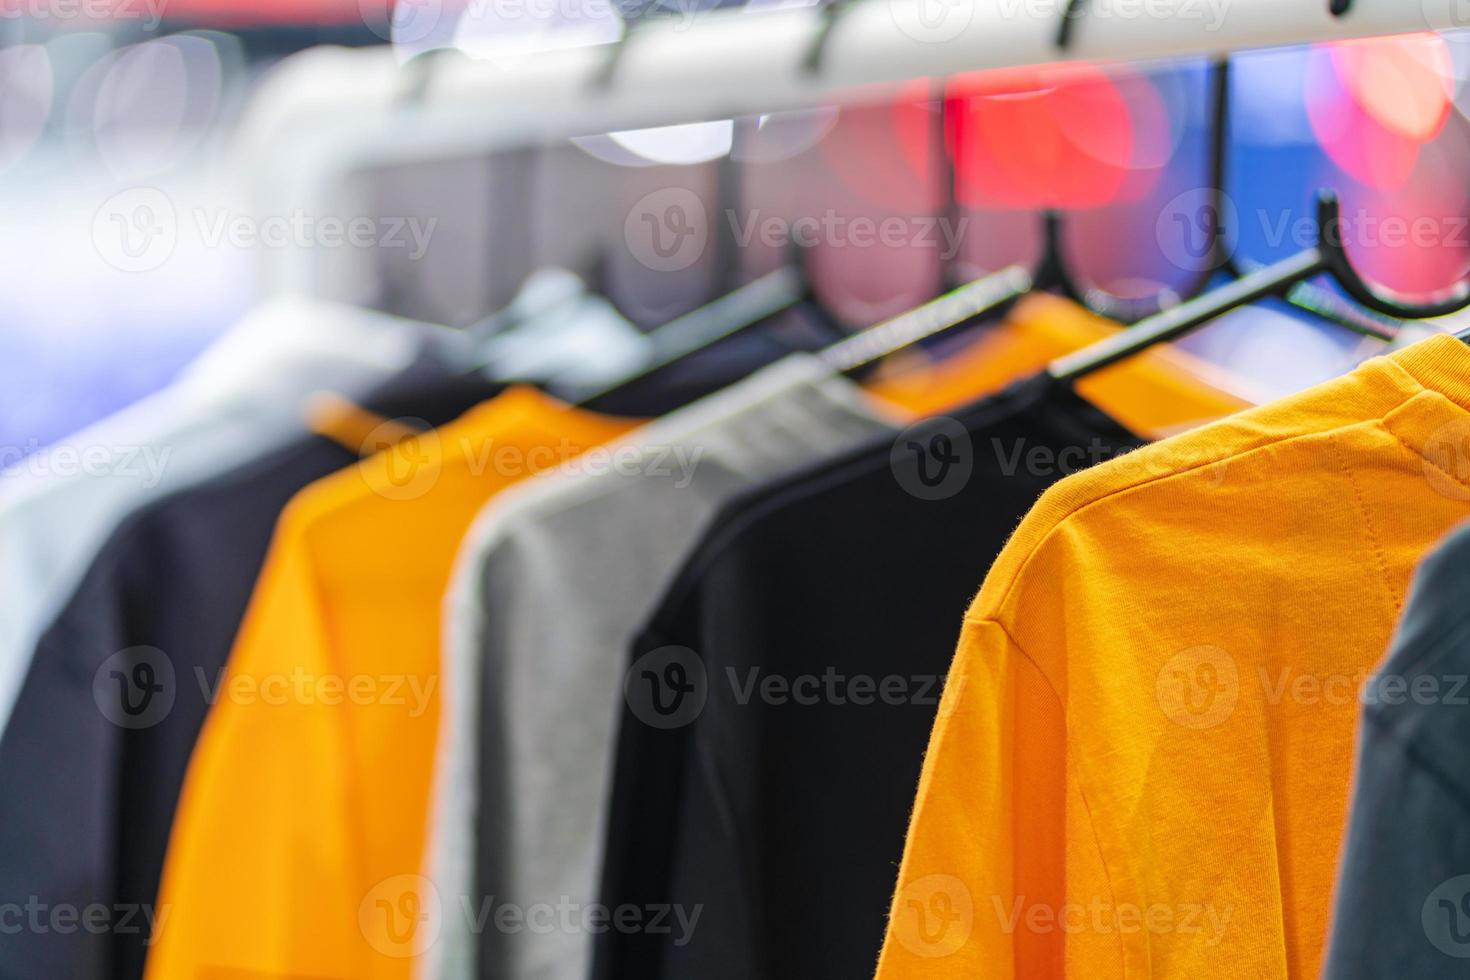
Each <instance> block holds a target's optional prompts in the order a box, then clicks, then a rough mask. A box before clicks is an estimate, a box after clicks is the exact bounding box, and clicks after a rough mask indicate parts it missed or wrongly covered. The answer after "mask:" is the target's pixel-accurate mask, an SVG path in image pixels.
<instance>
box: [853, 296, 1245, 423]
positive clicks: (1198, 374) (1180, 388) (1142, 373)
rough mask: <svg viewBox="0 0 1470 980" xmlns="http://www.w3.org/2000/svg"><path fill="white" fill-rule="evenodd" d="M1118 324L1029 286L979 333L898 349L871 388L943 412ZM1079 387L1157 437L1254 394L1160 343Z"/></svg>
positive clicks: (1240, 404)
mask: <svg viewBox="0 0 1470 980" xmlns="http://www.w3.org/2000/svg"><path fill="white" fill-rule="evenodd" d="M1120 329H1121V328H1120V327H1119V325H1118V324H1116V323H1114V322H1112V321H1111V320H1107V319H1105V318H1103V317H1100V316H1096V315H1094V314H1092V313H1090V312H1088V311H1087V310H1085V309H1083V308H1082V307H1081V306H1078V305H1077V304H1076V303H1073V302H1071V301H1070V300H1066V299H1063V298H1061V297H1059V296H1052V295H1051V294H1049V293H1032V294H1030V295H1028V296H1025V297H1023V298H1022V299H1021V300H1020V301H1018V302H1017V303H1016V305H1015V306H1014V307H1013V308H1012V310H1011V313H1010V315H1009V316H1008V317H1007V318H1006V320H1005V322H1004V323H1001V324H998V325H996V326H993V327H984V328H981V332H980V336H979V337H977V338H976V339H975V340H974V341H973V342H971V343H970V344H969V345H968V346H966V347H964V348H963V349H961V350H960V351H958V352H956V353H954V354H952V355H951V356H949V357H946V358H944V359H942V360H940V361H937V362H930V361H928V360H927V359H926V358H925V356H924V355H922V354H919V353H917V352H909V353H907V354H900V355H896V356H895V357H894V359H893V360H894V366H895V367H897V368H898V372H897V373H892V374H890V373H886V372H885V374H884V375H882V376H880V377H879V378H878V379H876V380H875V381H874V382H873V383H872V384H871V385H870V386H869V391H871V392H872V393H873V394H874V395H876V396H878V397H880V398H884V399H886V400H888V401H891V402H893V403H895V404H897V405H901V406H904V407H906V408H909V409H912V410H914V411H917V412H919V413H921V414H927V413H930V412H942V411H944V410H945V409H948V408H952V407H954V406H955V405H960V404H964V403H965V402H968V401H973V400H975V399H977V398H980V397H982V396H984V395H988V394H991V393H993V392H996V391H999V390H1000V389H1001V388H1004V387H1005V386H1006V385H1008V384H1010V383H1011V382H1012V381H1015V380H1016V379H1018V378H1023V377H1026V376H1027V375H1030V374H1034V373H1036V372H1037V371H1040V370H1042V369H1043V368H1045V367H1046V366H1047V364H1049V363H1050V362H1051V361H1053V360H1055V359H1056V358H1058V357H1061V356H1062V355H1063V354H1070V353H1072V352H1073V351H1076V350H1081V349H1082V348H1083V347H1086V346H1087V345H1088V344H1091V343H1094V342H1096V341H1098V340H1102V339H1103V338H1104V337H1107V336H1110V335H1112V334H1115V333H1117V332H1118V330H1120ZM916 361H917V362H918V363H917V364H915V363H914V362H916ZM891 370H892V369H891V368H890V371H891ZM1140 382H1142V383H1140ZM1077 392H1078V393H1079V394H1080V395H1082V397H1084V398H1086V399H1087V400H1088V401H1090V402H1092V403H1093V404H1094V405H1096V406H1097V407H1098V408H1101V409H1102V410H1103V411H1104V412H1107V413H1108V414H1109V415H1111V416H1112V417H1113V418H1114V419H1116V420H1117V421H1119V422H1121V423H1122V424H1123V425H1125V426H1127V427H1128V428H1130V429H1132V430H1133V431H1134V432H1137V433H1139V434H1141V435H1147V436H1154V437H1160V436H1164V435H1172V434H1173V433H1174V432H1176V431H1179V430H1182V429H1185V428H1188V427H1191V426H1194V425H1198V424H1201V423H1203V422H1209V421H1213V420H1214V419H1217V418H1221V417H1223V416H1226V415H1229V414H1231V413H1232V412H1237V411H1240V410H1241V409H1244V408H1249V407H1250V406H1251V405H1252V404H1254V400H1252V399H1250V398H1249V397H1248V395H1249V393H1248V392H1244V391H1242V390H1241V386H1240V385H1239V383H1238V382H1236V381H1235V380H1234V379H1232V378H1230V377H1229V375H1228V373H1227V372H1225V371H1223V370H1222V369H1220V368H1217V367H1215V366H1214V365H1211V364H1209V363H1207V362H1205V361H1202V360H1200V359H1199V358H1197V357H1194V356H1192V355H1190V354H1188V353H1186V352H1184V351H1181V350H1178V349H1176V348H1172V347H1167V346H1160V347H1156V348H1154V349H1152V350H1149V351H1146V352H1144V353H1143V354H1141V355H1139V356H1138V357H1134V358H1130V359H1129V360H1126V361H1122V362H1120V363H1118V364H1114V365H1112V366H1111V367H1108V368H1105V369H1103V370H1101V371H1098V372H1096V373H1095V374H1092V375H1089V376H1088V377H1086V378H1083V379H1082V380H1080V381H1079V382H1078V383H1077Z"/></svg>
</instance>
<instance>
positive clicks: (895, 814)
mask: <svg viewBox="0 0 1470 980" xmlns="http://www.w3.org/2000/svg"><path fill="white" fill-rule="evenodd" d="M1140 442H1141V440H1140V439H1139V438H1138V437H1136V436H1135V435H1133V434H1131V433H1129V432H1128V431H1126V430H1125V429H1124V428H1123V427H1122V426H1120V425H1119V424H1117V423H1116V422H1114V421H1112V420H1111V419H1109V418H1108V417H1106V416H1105V415H1104V414H1103V413H1102V412H1100V411H1098V410H1097V409H1096V408H1095V407H1093V406H1092V405H1090V404H1088V403H1087V402H1085V401H1084V400H1083V399H1081V398H1080V397H1079V396H1078V395H1076V394H1075V393H1074V392H1073V391H1072V390H1071V388H1070V387H1068V386H1067V385H1065V384H1063V383H1060V382H1057V381H1055V380H1053V379H1051V378H1048V377H1045V376H1042V377H1038V378H1033V379H1030V380H1027V381H1023V382H1020V383H1018V384H1016V385H1014V386H1013V387H1011V388H1010V389H1008V390H1007V391H1005V392H1004V393H1002V394H1000V395H997V396H995V397H993V398H989V399H986V400H985V401H983V402H980V403H978V404H976V405H974V406H972V407H970V408H968V409H966V410H963V411H961V412H958V413H955V414H954V415H952V416H950V417H948V418H940V419H933V420H928V421H926V422H924V423H920V424H919V425H917V426H915V427H913V428H911V429H908V430H906V431H905V432H903V433H900V434H899V435H898V437H897V438H884V439H882V440H880V441H875V442H873V443H872V444H870V445H868V446H866V447H864V448H861V449H859V450H857V451H854V452H853V453H851V454H850V455H848V456H845V457H843V458H841V459H839V460H837V461H835V462H831V463H827V464H823V465H820V466H817V467H814V468H811V469H808V470H806V471H804V472H800V473H797V474H794V475H792V476H788V477H783V478H781V479H779V480H778V481H776V482H773V483H769V484H766V485H763V486H760V487H757V488H755V489H753V490H751V491H748V492H746V493H745V494H743V495H742V496H740V497H739V498H737V499H735V500H734V501H732V502H731V503H730V504H728V505H727V506H726V507H725V508H724V509H723V510H722V512H721V513H720V515H719V516H718V517H717V518H716V519H715V520H714V522H713V524H712V526H711V527H710V529H709V530H708V532H707V533H706V535H705V537H704V539H703V541H702V542H701V543H700V545H699V546H698V548H697V549H696V550H695V552H694V554H693V555H692V556H691V557H690V559H689V560H688V561H687V563H686V565H685V567H684V569H683V571H682V572H681V573H680V574H679V576H678V578H677V579H676V581H675V583H674V584H673V585H672V586H671V587H670V589H669V591H668V593H667V594H666V596H665V597H664V599H663V601H662V602H661V603H660V605H659V607H658V609H657V611H656V613H655V614H654V616H653V618H652V620H651V622H650V623H649V625H648V626H647V628H646V629H645V630H644V631H643V633H642V635H641V636H640V638H639V639H638V640H637V641H636V642H635V644H634V649H633V650H632V660H631V663H630V669H629V673H628V676H627V678H626V687H625V692H626V697H625V699H624V710H623V718H622V723H621V724H622V728H621V732H620V735H619V744H618V746H617V762H616V772H615V776H614V785H613V798H612V804H611V806H612V810H611V817H610V824H609V831H608V841H607V850H606V854H607V858H606V864H605V867H604V878H603V889H602V897H601V900H602V902H604V903H605V904H607V905H608V906H609V907H610V909H612V910H613V912H611V913H610V921H611V922H613V923H617V922H618V921H619V920H618V918H617V915H616V911H617V910H618V909H619V908H620V907H621V908H623V913H622V914H623V916H624V919H623V922H624V923H626V924H627V925H625V927H623V928H609V929H607V930H606V931H605V932H602V933H600V934H599V935H598V936H597V938H596V939H595V944H596V955H595V968H594V975H595V976H597V977H599V978H619V980H621V978H633V977H637V978H640V980H642V978H653V977H667V978H684V977H699V978H701V980H719V978H725V977H728V978H732V980H735V978H738V980H751V978H761V977H770V978H781V980H785V978H790V977H801V978H803V980H816V978H823V977H831V978H835V980H851V978H853V977H861V976H870V975H871V974H872V972H873V969H874V967H875V965H876V963H877V956H878V951H879V948H880V946H881V944H882V938H883V932H884V924H885V919H886V915H887V912H888V906H889V902H890V899H891V896H892V890H893V886H894V883H895V881H896V878H897V865H898V861H899V859H900V857H901V854H902V850H903V842H904V835H905V832H906V830H907V825H908V816H909V811H910V807H911V805H912V801H913V797H914V790H915V787H916V786H917V784H918V778H919V771H920V767H921V764H922V761H923V754H924V749H925V746H926V744H927V742H928V738H929V730H930V728H931V726H932V723H933V720H934V715H935V711H936V708H937V706H938V700H939V696H940V693H941V690H942V687H943V678H944V675H945V674H946V672H947V671H948V669H949V664H950V660H951V658H952V656H953V653H954V648H955V643H956V641H957V639H958V636H959V630H960V625H961V620H962V618H963V615H964V612H965V609H966V607H967V605H968V604H969V602H970V600H971V598H972V597H973V596H974V594H975V592H976V591H977V590H978V588H979V586H980V582H981V581H982V579H983V578H984V577H985V574H986V572H987V570H988V569H989V567H990V565H991V563H992V561H993V560H994V558H995V556H996V555H997V554H998V553H999V552H1000V549H1001V547H1002V545H1003V544H1004V543H1005V541H1006V538H1007V537H1008V536H1009V535H1010V533H1011V532H1012V531H1013V530H1014V528H1015V527H1016V525H1017V524H1018V523H1019V522H1020V520H1021V518H1022V517H1023V515H1025V513H1026V512H1027V510H1029V509H1030V508H1031V506H1032V505H1033V504H1034V503H1035V502H1036V499H1037V497H1038V496H1039V495H1040V494H1041V493H1042V491H1044V490H1045V489H1046V488H1047V487H1048V486H1050V485H1051V484H1052V483H1054V482H1056V481H1057V480H1058V479H1060V478H1061V477H1063V476H1065V475H1066V474H1067V473H1068V472H1072V471H1075V470H1076V469H1080V468H1082V467H1083V466H1084V465H1088V464H1090V463H1092V462H1096V461H1099V460H1101V459H1104V458H1108V457H1111V456H1113V455H1116V454H1118V453H1120V452H1124V451H1127V450H1128V449H1131V448H1135V447H1137V446H1138V445H1140ZM976 778H977V779H983V778H985V774H984V773H976ZM633 908H636V909H637V910H638V913H639V916H638V918H637V920H636V923H637V924H636V925H633V924H632V923H634V921H635V920H634V917H633V912H632V911H631V909H633ZM696 916H697V918H696Z"/></svg>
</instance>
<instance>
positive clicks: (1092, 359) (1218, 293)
mask: <svg viewBox="0 0 1470 980" xmlns="http://www.w3.org/2000/svg"><path fill="white" fill-rule="evenodd" d="M1326 268H1327V265H1326V259H1325V257H1324V256H1323V254H1322V251H1321V250H1320V249H1316V248H1309V249H1306V250H1305V251H1302V252H1299V253H1297V254H1296V255H1293V256H1291V257H1290V258H1287V259H1282V260H1281V261H1279V262H1276V263H1273V264H1271V265H1268V266H1266V267H1265V268H1262V269H1257V270H1256V271H1254V272H1249V273H1247V274H1246V275H1244V276H1242V277H1241V278H1239V279H1236V280H1233V281H1231V282H1229V283H1226V284H1225V285H1223V286H1221V287H1220V288H1219V289H1215V290H1211V291H1210V292H1208V293H1205V294H1204V295H1202V296H1198V297H1196V298H1194V299H1192V300H1189V301H1188V302H1185V303H1180V304H1179V305H1178V306H1175V307H1173V308H1171V309H1167V310H1164V311H1163V312H1162V313H1157V314H1155V315H1153V316H1151V317H1149V318H1148V319H1146V320H1142V321H1140V322H1139V323H1136V324H1134V325H1133V326H1131V327H1129V328H1128V329H1126V330H1121V331H1119V332H1118V333H1116V334H1114V335H1112V336H1111V337H1108V338H1106V339H1104V340H1101V341H1099V342H1098V343H1096V344H1091V345H1089V346H1087V347H1085V348H1083V349H1082V350H1080V351H1077V352H1076V353H1074V354H1068V355H1066V356H1065V357H1059V358H1057V359H1056V360H1055V361H1052V362H1051V365H1050V366H1049V367H1048V368H1047V373H1049V374H1050V375H1051V376H1052V377H1054V378H1059V379H1062V380H1066V381H1070V380H1075V379H1076V378H1080V377H1082V376H1083V375H1086V374H1091V373H1092V372H1093V371H1097V370H1100V369H1102V368H1105V367H1107V366H1108V365H1110V364H1116V363H1117V362H1118V361H1121V360H1123V359H1124V358H1128V357H1132V356H1133V355H1134V354H1137V353H1139V352H1141V351H1144V350H1146V349H1148V348H1149V347H1152V346H1153V345H1154V344H1160V343H1164V342H1165V341H1169V340H1173V339H1174V338H1176V337H1179V336H1181V335H1183V334H1186V333H1188V332H1189V331H1190V330H1193V329H1194V328H1195V327H1198V326H1200V325H1201V324H1204V323H1207V322H1209V321H1210V320H1213V319H1215V318H1216V317H1218V316H1220V315H1221V314H1224V313H1228V312H1230V311H1231V310H1233V309H1236V308H1238V307H1241V306H1245V305H1246V304H1248V303H1254V302H1256V301H1257V300H1261V299H1265V298H1267V297H1268V296H1279V295H1281V293H1282V292H1283V291H1284V290H1286V289H1289V288H1291V287H1292V286H1293V285H1295V284H1296V283H1299V282H1301V281H1303V280H1305V279H1308V278H1310V277H1312V276H1314V275H1316V274H1317V273H1319V272H1324V271H1326Z"/></svg>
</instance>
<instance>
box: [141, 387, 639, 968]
mask: <svg viewBox="0 0 1470 980" xmlns="http://www.w3.org/2000/svg"><path fill="white" fill-rule="evenodd" d="M631 427H632V426H631V423H625V422H622V421H615V420H612V419H608V418H605V417H601V416H596V415H592V414H590V413H586V412H582V411H579V410H576V409H573V408H569V407H567V406H565V405H563V404H562V403H560V402H557V401H555V400H553V399H551V398H549V397H547V396H544V395H542V394H540V393H538V392H536V391H535V390H534V389H530V388H517V389H511V390H509V391H507V392H505V393H503V394H501V395H499V396H498V397H496V398H494V399H492V400H491V401H489V402H487V403H485V404H484V405H481V406H480V407H478V408H476V409H474V410H472V411H471V412H469V413H467V414H466V415H464V416H463V417H461V418H460V419H458V420H457V421H455V422H453V423H451V424H449V425H447V426H444V427H443V428H440V429H436V430H434V431H431V432H427V433H423V434H419V435H416V436H413V437H410V438H408V439H406V440H405V441H404V442H402V443H400V444H398V445H397V446H395V447H393V448H391V449H388V450H386V451H384V452H382V453H378V454H377V455H374V456H370V457H368V458H366V459H364V460H362V461H361V462H360V463H359V464H357V465H356V466H353V467H351V468H349V469H347V470H344V471H342V472H339V473H336V474H333V475H332V476H330V477H327V478H326V479H323V480H320V481H318V482H317V483H315V484H313V485H312V486H310V487H308V488H307V489H305V490H303V491H302V492H301V493H300V494H299V495H297V497H296V498H295V499H294V500H293V501H292V502H291V504H290V505H289V507H288V508H287V510H286V511H285V513H284V514H283V515H282V517H281V521H280V523H279V525H278V527H277V529H276V535H275V539H274V540H273V542H272V545H271V550H270V554H269V557H268V558H267V561H266V564H265V567H264V569H263V571H262V573H261V577H260V580H259V582H258V583H257V585H256V590H255V594H254V596H253V598H252V600H251V604H250V608H249V611H248V613H247V615H246V618H245V621H244V624H243V626H242V628H241V631H240V635H239V637H238V638H237V640H236V643H235V648H234V650H233V652H232V653H231V656H230V661H229V667H228V670H227V673H226V679H225V681H224V683H223V686H222V687H221V695H220V700H219V702H218V703H217V704H216V705H215V706H214V708H213V709H212V711H211V713H210V715H209V718H208V720H207V722H206V723H205V726H204V729H203V731H202V733H201V735H200V738H199V742H198V745H197V746H196V748H195V750H194V755H193V758H192V760H191V762H190V767H189V773H188V777H187V780H186V782H185V786H184V790H183V794H182V797H181V799H180V801H179V809H178V815H177V818H176V820H175V823H174V828H173V834H172V837H171V839H170V847H169V853H168V858H167V862H166V866H165V869H164V875H163V882H162V885H161V888H160V898H159V901H160V908H161V909H166V910H167V919H166V920H163V922H162V926H161V928H160V930H159V939H158V941H157V943H156V945H155V946H154V948H153V950H152V952H151V954H150V956H149V959H148V970H147V973H148V976H149V977H152V978H155V980H175V978H179V977H194V976H204V975H209V974H210V972H211V971H216V972H218V974H219V975H220V976H224V975H230V976H234V975H235V972H239V973H240V975H246V974H248V975H250V976H256V975H259V976H282V977H284V976H291V977H340V978H344V980H345V978H349V977H350V978H354V980H357V978H366V977H380V978H387V977H392V978H398V980H408V978H409V977H410V976H411V975H412V970H413V964H414V957H416V956H417V955H418V954H420V953H421V952H422V951H423V950H424V949H425V948H426V947H427V946H428V944H429V943H431V942H433V939H434V933H435V930H436V929H437V927H438V922H439V921H440V920H438V918H437V917H438V916H440V915H443V914H460V913H461V910H458V909H448V908H440V907H439V905H440V898H439V896H437V895H436V894H434V893H433V890H432V887H425V886H426V884H427V883H426V882H425V881H424V879H422V878H420V877H419V870H420V867H421V864H422V859H423V850H424V837H425V820H426V813H427V807H428V796H429V782H430V777H431V769H432V766H431V765H430V764H429V763H430V760H431V759H432V758H433V753H434V744H435V741H436V739H437V736H438V731H439V700H438V699H439V693H440V692H439V690H438V684H439V651H440V636H439V628H440V603H441V600H442V597H443V595H444V593H445V590H446V588H447V585H448V580H449V577H450V573H451V569H452V566H453V562H454V559H455V554H456V552H457V551H458V548H459V543H460V540H461V538H462V537H463V536H464V532H465V530H466V529H467V528H468V527H469V525H470V523H471V522H472V520H473V519H474V516H475V514H476V513H478V511H479V510H480V508H481V506H482V505H484V503H485V501H486V500H487V499H489V498H490V497H491V496H492V495H494V494H495V493H496V492H498V491H499V490H501V489H502V488H504V487H506V486H508V485H509V484H511V483H514V482H516V481H517V480H520V479H522V478H524V477H527V476H530V475H532V474H533V473H535V472H537V471H538V470H544V469H547V468H549V467H553V466H556V465H558V464H560V463H561V462H563V461H565V460H567V459H569V458H571V457H573V456H576V455H578V454H580V453H581V452H582V451H583V450H585V449H587V448H589V447H592V446H596V445H598V444H600V443H603V442H605V441H607V440H608V439H610V438H612V437H615V436H618V435H621V434H622V433H624V432H625V431H627V430H628V429H630V428H631ZM443 901H444V902H448V901H450V900H449V899H448V898H445V899H443ZM232 971H235V972H232Z"/></svg>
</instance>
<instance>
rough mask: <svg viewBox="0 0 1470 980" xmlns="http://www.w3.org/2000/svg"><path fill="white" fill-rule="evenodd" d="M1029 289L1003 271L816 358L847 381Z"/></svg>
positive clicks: (1019, 269) (1028, 282)
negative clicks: (846, 377)
mask: <svg viewBox="0 0 1470 980" xmlns="http://www.w3.org/2000/svg"><path fill="white" fill-rule="evenodd" d="M1031 289H1032V279H1031V273H1030V272H1028V271H1027V270H1026V269H1025V268H1024V267H1023V266H1019V265H1012V266H1007V267H1006V268H1004V269H1001V270H1000V271H999V272H993V273H991V274H990V275H988V276H983V277H981V278H979V279H976V280H975V281H974V282H970V283H966V284H965V285H963V286H959V287H958V288H955V289H952V290H950V291H949V292H946V293H945V294H944V295H943V296H940V297H939V298H938V299H932V300H930V301H929V302H927V303H925V304H923V305H922V306H919V307H916V308H914V309H912V310H909V311H908V312H907V313H901V314H899V315H898V316H896V317H893V318H892V319H889V320H885V321H884V322H882V323H879V324H877V325H876V326H872V327H869V328H867V329H866V330H862V331H859V332H858V333H855V334H853V335H852V336H851V337H847V338H845V339H843V340H839V341H838V342H837V343H835V344H833V345H832V346H831V347H828V348H827V349H825V350H823V351H822V352H821V354H819V355H818V356H819V357H820V358H821V359H822V361H823V363H825V364H827V365H828V366H829V367H831V368H832V370H834V371H838V372H841V373H842V374H845V375H847V376H849V377H853V376H856V375H859V374H861V373H862V371H863V370H864V369H865V368H867V367H869V366H871V365H872V364H874V363H876V362H877V361H879V360H881V359H883V358H885V357H887V356H888V355H890V354H894V353H897V352H898V351H900V350H903V349H904V348H905V347H911V346H913V345H914V344H916V343H918V342H919V341H922V340H928V339H929V338H931V337H938V336H939V335H941V334H946V333H949V332H950V331H952V330H958V329H961V328H963V327H967V326H970V325H972V324H975V323H979V322H981V321H983V320H986V319H989V318H991V317H992V316H994V315H995V314H996V313H998V312H1000V311H1001V310H1002V309H1003V308H1004V307H1005V306H1006V305H1007V304H1008V303H1010V302H1011V301H1013V300H1015V299H1018V298H1019V297H1021V296H1023V295H1025V294H1026V293H1029V292H1030V291H1031Z"/></svg>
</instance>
